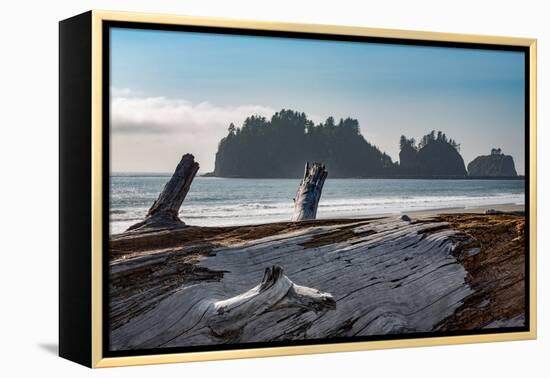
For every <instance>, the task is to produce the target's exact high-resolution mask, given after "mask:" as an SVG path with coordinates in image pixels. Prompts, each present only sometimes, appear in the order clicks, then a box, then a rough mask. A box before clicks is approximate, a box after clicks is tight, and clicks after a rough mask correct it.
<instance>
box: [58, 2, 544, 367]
mask: <svg viewBox="0 0 550 378" xmlns="http://www.w3.org/2000/svg"><path fill="white" fill-rule="evenodd" d="M77 17H79V16H77ZM84 18H85V19H86V21H85V26H84V27H82V26H79V27H80V28H84V29H90V30H89V36H90V37H91V40H90V41H89V42H90V44H89V47H90V50H91V51H90V56H91V61H90V63H89V68H90V78H89V85H90V88H87V89H86V90H88V89H91V94H90V99H91V103H89V116H90V118H89V119H90V122H91V125H90V128H89V129H85V130H88V131H87V132H88V133H89V132H90V130H91V133H90V134H88V135H87V136H86V138H90V139H89V141H90V152H91V156H90V162H91V167H90V168H89V175H90V181H89V183H91V192H90V193H91V199H90V205H91V206H90V216H91V223H90V227H91V228H90V229H89V230H88V231H89V241H90V245H83V246H82V248H89V255H87V256H88V257H89V258H90V259H89V260H87V261H88V265H87V266H86V265H82V266H81V267H79V268H73V269H82V270H85V269H89V271H88V272H89V277H90V278H91V282H90V286H89V289H90V290H91V291H90V293H89V296H87V294H83V295H84V296H85V298H86V300H88V299H89V301H90V304H89V306H90V307H89V308H90V309H91V312H90V315H89V318H86V319H85V320H84V321H85V322H87V321H89V322H90V324H89V329H87V330H82V332H83V333H86V337H88V336H89V341H90V346H89V349H86V352H85V353H84V354H86V355H87V353H90V355H89V358H81V357H79V356H80V355H78V354H75V355H73V354H72V352H71V351H70V350H69V348H74V343H73V344H71V343H70V342H69V341H66V342H63V341H60V344H61V345H60V354H61V355H62V356H64V357H66V358H69V359H72V360H75V361H77V362H80V363H83V364H85V365H88V366H90V367H114V366H129V365H143V364H160V363H174V362H189V361H207V360H219V359H237V358H250V357H267V356H284V355H300V354H312V353H328V352H349V351H362V350H372V349H387V348H402V347H420V346H436V345H448V344H466V343H482V342H495V341H512V340H529V339H535V338H536V335H537V325H536V322H537V317H536V314H537V304H536V302H537V298H536V283H537V280H536V271H537V265H536V242H537V240H536V235H537V234H536V222H537V178H536V177H537V174H536V173H537V165H536V160H537V152H536V144H537V143H536V141H537V135H536V123H537V119H536V117H537V106H536V97H537V89H536V84H537V79H536V77H537V73H536V69H537V64H536V54H537V41H536V39H528V38H513V37H500V36H483V35H468V34H451V33H435V32H424V31H408V30H392V29H376V28H364V27H351V26H334V25H316V24H294V23H275V22H258V21H247V20H230V19H217V18H209V17H204V18H203V17H187V16H174V15H161V14H143V13H129V12H110V11H99V10H94V11H91V12H88V13H86V14H85V15H84ZM75 20H76V19H75ZM111 21H116V22H130V23H140V24H144V25H146V24H167V25H191V26H200V27H216V28H237V29H246V30H254V31H258V30H260V31H284V32H290V33H315V34H322V35H327V36H331V35H332V36H334V35H345V36H359V37H377V38H393V39H400V40H421V41H433V42H445V43H446V42H453V43H454V42H456V43H468V44H481V45H483V44H490V45H504V46H521V47H525V48H526V49H528V54H529V77H528V82H529V109H528V110H529V135H530V138H529V140H530V144H529V146H528V147H529V156H530V159H529V172H530V174H529V193H528V195H529V202H528V204H529V235H528V240H529V246H530V248H529V251H528V261H529V274H528V280H529V282H528V285H529V286H528V287H529V294H528V295H529V298H528V304H529V316H530V318H529V331H526V332H512V333H490V334H476V335H461V336H444V337H437V336H435V337H426V338H414V339H398V340H380V341H355V342H344V343H331V344H315V345H299V346H275V347H266V348H255V349H231V350H218V351H201V352H187V353H170V354H154V355H138V356H124V357H104V353H103V340H102V339H103V320H102V319H103V317H102V316H103V310H104V309H103V305H104V303H103V295H104V290H105V289H104V287H103V282H104V279H103V259H104V255H105V251H104V237H105V235H104V224H103V222H104V215H103V203H104V200H105V193H104V192H103V189H104V184H105V183H104V182H103V180H104V176H103V175H104V169H105V166H104V162H103V161H102V159H103V153H104V151H103V143H104V139H103V138H104V133H103V128H104V127H105V125H104V124H103V122H104V114H103V113H104V112H103V104H104V101H105V99H104V98H103V89H104V88H103V85H104V83H103V75H104V69H105V66H104V59H103V46H104V45H103V38H105V34H104V23H105V22H111ZM63 22H65V21H62V24H63ZM75 22H76V21H75ZM65 23H66V24H67V22H65ZM88 25H89V26H90V27H88ZM61 28H62V31H63V26H61ZM67 30H69V29H67ZM65 32H67V31H65ZM60 38H61V39H63V36H61V37H60ZM71 43H72V42H71V41H70V40H69V41H68V42H63V40H62V43H61V46H62V47H64V46H66V49H65V51H69V50H70V48H72V49H76V47H71V46H77V43H76V42H74V44H73V45H71ZM60 54H61V55H60V56H61V57H63V54H64V53H63V51H60ZM67 54H69V53H67ZM61 60H63V59H61ZM62 71H63V67H61V68H60V73H61V75H63V74H64V73H63V72H62ZM60 80H63V79H60ZM60 85H61V87H62V88H63V84H60ZM69 101H70V100H69V99H68V98H65V100H64V98H63V97H62V98H61V101H60V107H61V108H60V109H61V110H60V112H61V113H63V111H64V110H63V109H64V107H66V106H69ZM73 101H74V100H73ZM83 106H85V105H83ZM61 118H62V121H61V122H63V117H61ZM63 127H64V126H63V125H62V126H61V128H62V133H63ZM62 138H63V137H62ZM87 140H88V139H87ZM61 159H63V156H62V157H61ZM61 164H63V163H61ZM62 176H63V174H62ZM60 206H63V204H61V205H60ZM62 214H63V213H62ZM61 217H62V216H61ZM62 222H63V221H62ZM66 227H69V226H66ZM61 232H62V233H63V229H62V230H61ZM62 237H63V236H62ZM73 252H74V249H73ZM60 253H61V259H60V260H63V259H64V258H65V257H66V255H64V254H63V252H60ZM64 256H65V257H64ZM60 263H61V264H62V265H63V261H61V262H60ZM67 264H74V262H67ZM82 264H85V262H82ZM62 270H63V269H62ZM61 274H64V273H63V272H61ZM60 281H61V283H60V287H61V290H62V292H63V290H64V288H65V287H66V285H69V278H63V277H62V278H61V279H60ZM76 287H78V286H76ZM63 295H66V293H65V292H64V293H62V296H63ZM60 301H61V302H63V298H60ZM71 303H72V302H71ZM69 307H70V303H65V304H64V303H60V312H61V313H63V314H65V315H62V316H61V315H60V322H61V323H63V324H65V322H66V321H67V319H69V318H71V317H72V316H76V314H72V313H71V310H69V309H68V308H69ZM61 318H63V319H61ZM63 327H64V326H63V325H62V328H63ZM60 332H62V333H63V330H60ZM70 332H72V333H75V332H76V331H75V329H74V328H73V329H71V330H70ZM77 336H78V337H81V335H76V334H75V335H73V336H71V335H69V330H67V331H65V333H63V336H61V335H60V339H61V340H65V339H66V340H69V339H71V337H77ZM86 337H85V338H83V340H88V339H87V338H86ZM64 344H66V345H69V344H70V345H71V346H70V347H69V346H67V347H64ZM75 353H76V352H75Z"/></svg>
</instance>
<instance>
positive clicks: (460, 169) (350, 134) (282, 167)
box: [205, 109, 468, 178]
mask: <svg viewBox="0 0 550 378" xmlns="http://www.w3.org/2000/svg"><path fill="white" fill-rule="evenodd" d="M400 147H401V152H400V154H399V160H400V161H399V162H394V161H393V160H392V159H391V157H390V156H389V155H387V154H386V153H384V152H382V151H380V149H379V148H378V147H376V146H375V145H373V144H371V143H370V142H368V141H367V140H366V139H365V138H364V137H363V135H361V132H360V129H359V122H358V121H357V120H356V119H352V118H346V119H340V120H339V121H336V120H335V119H334V118H332V117H329V118H327V120H326V121H325V122H324V123H320V124H317V125H315V124H314V123H313V121H311V120H309V119H308V118H307V116H306V114H305V113H300V112H295V111H292V110H285V109H283V110H281V111H280V112H277V113H275V114H274V115H273V116H272V117H271V119H266V118H265V117H260V116H250V117H248V118H246V120H245V121H244V123H243V125H242V127H236V126H235V125H234V124H230V125H229V128H228V134H227V136H226V137H224V138H223V139H222V140H221V141H220V143H219V146H218V151H217V153H216V160H215V168H214V171H213V172H211V173H208V174H206V175H205V176H214V177H238V178H297V177H300V176H301V169H300V167H301V166H302V165H303V162H304V161H322V162H323V163H324V164H325V165H326V167H327V169H328V170H330V172H331V177H332V178H465V177H467V175H468V174H467V172H466V167H465V165H464V160H463V158H462V156H461V155H460V145H459V144H458V143H457V142H456V141H454V140H453V139H450V138H447V136H446V135H445V134H444V133H443V132H441V131H438V132H436V131H435V130H434V131H431V132H430V133H428V134H426V135H424V136H423V137H422V138H421V139H420V142H419V143H418V145H417V144H416V142H415V140H414V139H413V138H411V139H408V138H407V137H405V136H402V137H401V140H400Z"/></svg>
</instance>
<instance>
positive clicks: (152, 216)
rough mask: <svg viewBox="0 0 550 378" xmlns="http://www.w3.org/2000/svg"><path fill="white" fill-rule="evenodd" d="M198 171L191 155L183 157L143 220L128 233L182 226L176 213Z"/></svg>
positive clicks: (197, 166) (130, 228) (131, 227)
mask: <svg viewBox="0 0 550 378" xmlns="http://www.w3.org/2000/svg"><path fill="white" fill-rule="evenodd" d="M198 170H199V164H198V163H196V162H195V158H194V157H193V155H191V154H185V155H183V157H182V158H181V161H180V162H179V164H178V166H177V167H176V170H175V171H174V174H173V175H172V178H170V181H168V182H167V183H166V185H165V186H164V189H162V192H161V193H160V194H159V196H158V198H157V199H156V201H155V202H154V203H153V205H152V206H151V208H150V209H149V211H148V212H147V215H146V217H145V219H144V220H143V221H141V222H139V223H136V224H134V225H132V226H130V227H129V228H128V231H130V230H137V229H146V228H163V227H173V226H180V225H184V223H183V222H182V221H181V219H180V218H179V216H178V212H179V210H180V207H181V204H182V203H183V200H184V199H185V196H186V195H187V192H188V191H189V188H190V187H191V183H192V182H193V179H194V178H195V175H196V174H197V171H198Z"/></svg>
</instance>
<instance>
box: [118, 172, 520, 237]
mask: <svg viewBox="0 0 550 378" xmlns="http://www.w3.org/2000/svg"><path fill="white" fill-rule="evenodd" d="M169 179H170V176H168V175H166V176H161V175H156V176H154V175H148V176H146V175H113V176H111V183H110V186H111V193H110V219H111V233H119V232H122V231H124V230H125V229H127V228H128V227H129V226H130V225H132V224H134V223H136V222H138V221H140V220H142V219H143V218H144V216H145V214H146V213H147V210H148V209H149V207H150V206H151V204H152V203H153V201H154V200H155V199H156V198H157V196H158V195H159V193H160V191H161V190H162V188H163V186H164V184H165V183H166V182H167V181H168V180H169ZM299 182H300V180H298V179H225V178H205V177H196V178H195V180H194V181H193V184H192V186H191V189H190V191H189V193H188V195H187V197H186V199H185V201H184V203H183V206H182V208H181V211H180V217H181V219H182V220H183V221H184V222H186V223H187V224H190V225H198V226H222V225H225V226H228V225H242V224H256V223H268V222H275V221H285V220H290V218H291V215H292V211H293V201H292V200H293V198H294V196H295V194H296V189H297V188H298V185H299ZM524 202H525V195H524V181H523V180H404V179H400V180H398V179H332V180H331V179H328V180H327V181H326V182H325V186H324V188H323V195H322V197H321V202H320V204H319V210H318V214H317V216H318V218H337V217H361V216H368V215H376V214H385V213H401V212H407V211H416V210H429V209H444V208H457V207H458V208H468V207H477V206H486V205H497V204H524Z"/></svg>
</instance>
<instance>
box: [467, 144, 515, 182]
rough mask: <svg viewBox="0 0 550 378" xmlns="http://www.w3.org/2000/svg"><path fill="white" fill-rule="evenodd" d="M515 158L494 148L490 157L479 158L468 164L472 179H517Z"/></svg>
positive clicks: (469, 174)
mask: <svg viewBox="0 0 550 378" xmlns="http://www.w3.org/2000/svg"><path fill="white" fill-rule="evenodd" d="M517 175H518V174H517V172H516V167H515V165H514V158H513V157H512V156H510V155H504V154H503V153H502V150H501V149H500V148H493V149H492V150H491V154H490V155H484V156H478V157H477V158H475V159H474V160H472V161H471V162H470V164H468V176H470V177H516V176H517Z"/></svg>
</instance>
